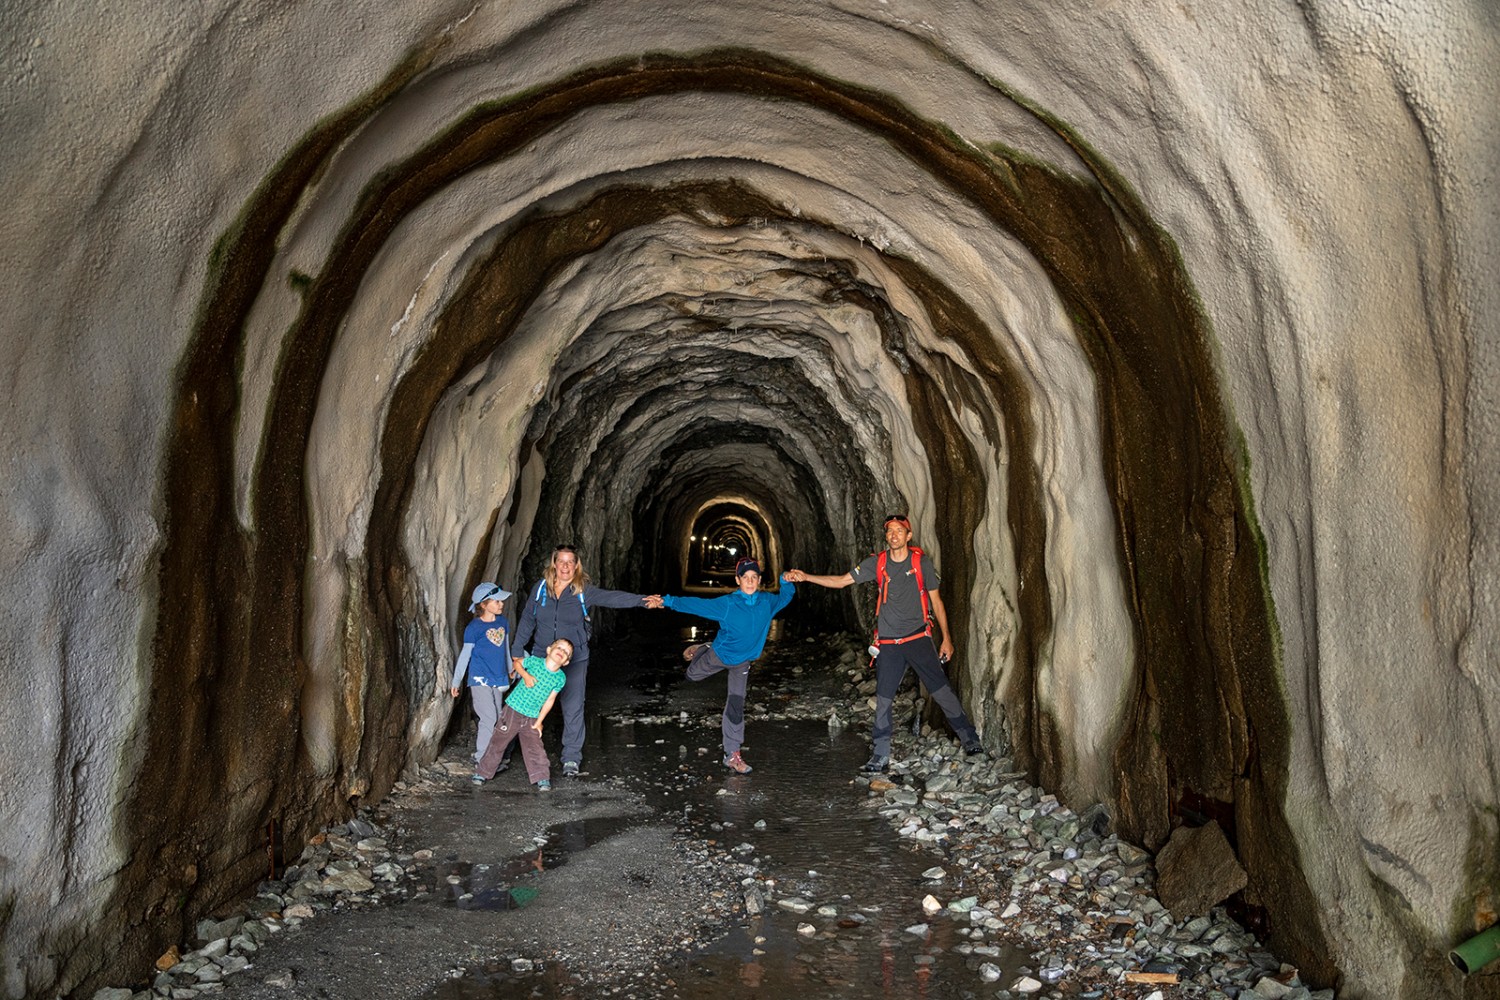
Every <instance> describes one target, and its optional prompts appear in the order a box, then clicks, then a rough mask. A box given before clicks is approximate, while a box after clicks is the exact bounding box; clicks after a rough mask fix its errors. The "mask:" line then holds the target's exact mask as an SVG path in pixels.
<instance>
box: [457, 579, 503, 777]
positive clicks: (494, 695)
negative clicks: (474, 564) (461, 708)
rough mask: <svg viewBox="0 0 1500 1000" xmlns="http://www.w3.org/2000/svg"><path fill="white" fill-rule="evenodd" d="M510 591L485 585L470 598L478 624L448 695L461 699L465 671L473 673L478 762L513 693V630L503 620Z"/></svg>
mask: <svg viewBox="0 0 1500 1000" xmlns="http://www.w3.org/2000/svg"><path fill="white" fill-rule="evenodd" d="M509 596H510V591H508V590H501V589H500V587H499V585H498V584H494V583H481V584H480V585H479V586H477V587H475V588H474V593H473V594H471V595H470V598H471V603H470V604H469V611H471V612H472V613H473V614H474V620H473V621H471V622H469V624H468V625H467V626H465V627H464V648H463V650H462V651H461V652H460V653H459V654H458V663H456V664H455V665H454V667H453V681H452V683H451V684H449V686H448V693H449V694H451V695H453V697H455V698H457V697H458V691H459V683H460V682H461V681H462V680H463V679H464V671H466V670H467V671H468V673H469V695H470V697H471V698H473V700H474V711H475V712H476V713H477V714H478V715H479V735H478V736H477V737H476V738H475V741H474V758H473V759H474V760H475V761H477V760H479V755H480V754H482V753H484V748H485V747H487V746H489V745H490V737H491V736H493V735H494V733H495V722H496V720H498V719H499V718H500V711H501V709H502V708H503V707H504V703H505V692H506V691H507V690H509V689H510V629H509V628H508V627H506V621H505V619H504V618H501V617H500V613H501V612H502V611H504V610H505V599H506V598H507V597H509Z"/></svg>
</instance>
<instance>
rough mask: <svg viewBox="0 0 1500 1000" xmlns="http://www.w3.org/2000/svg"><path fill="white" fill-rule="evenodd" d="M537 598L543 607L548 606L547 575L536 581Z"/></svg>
mask: <svg viewBox="0 0 1500 1000" xmlns="http://www.w3.org/2000/svg"><path fill="white" fill-rule="evenodd" d="M535 600H536V602H537V603H538V604H540V605H541V606H542V607H544V608H545V607H546V606H547V578H546V577H545V576H544V577H542V578H541V579H540V580H538V581H537V582H536V598H535Z"/></svg>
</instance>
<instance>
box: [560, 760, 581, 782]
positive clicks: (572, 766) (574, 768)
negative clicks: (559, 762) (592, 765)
mask: <svg viewBox="0 0 1500 1000" xmlns="http://www.w3.org/2000/svg"><path fill="white" fill-rule="evenodd" d="M563 777H564V778H576V777H578V761H576V760H565V761H563Z"/></svg>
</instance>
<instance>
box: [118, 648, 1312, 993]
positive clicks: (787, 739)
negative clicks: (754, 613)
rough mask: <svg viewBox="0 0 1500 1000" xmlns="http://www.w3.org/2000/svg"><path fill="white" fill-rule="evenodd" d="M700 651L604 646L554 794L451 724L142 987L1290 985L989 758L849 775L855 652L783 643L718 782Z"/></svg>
mask: <svg viewBox="0 0 1500 1000" xmlns="http://www.w3.org/2000/svg"><path fill="white" fill-rule="evenodd" d="M704 638H706V636H705V635H704V634H703V633H701V632H699V633H696V634H693V633H681V634H679V633H677V632H675V631H673V630H671V629H670V628H668V629H662V630H661V631H660V632H657V633H654V634H652V633H648V634H646V635H644V636H639V637H614V638H611V639H610V640H608V641H607V642H603V643H600V644H599V647H598V648H597V649H596V651H595V657H594V662H593V664H592V665H591V670H590V678H589V694H588V704H589V709H590V714H589V732H588V736H587V740H586V744H585V749H584V756H585V760H584V772H583V774H582V775H581V776H580V777H579V778H577V779H564V778H562V777H561V776H560V775H558V774H557V772H556V770H555V765H556V761H557V759H558V753H557V749H558V748H557V739H558V736H559V732H558V726H557V725H556V723H553V724H551V725H549V726H548V727H547V739H546V742H547V743H548V747H549V750H550V756H551V760H552V762H553V764H554V772H553V780H554V785H555V790H554V791H552V792H550V793H541V792H538V791H537V790H535V789H534V788H533V786H532V785H531V784H530V783H529V782H528V780H527V777H526V775H525V773H524V768H523V767H522V766H521V764H520V762H519V760H518V761H517V762H516V763H515V764H514V765H513V766H512V767H511V768H510V769H509V770H508V771H505V772H504V773H501V774H499V775H497V776H496V778H495V779H494V780H492V781H490V782H488V783H486V784H484V785H481V786H475V785H473V784H471V783H470V781H469V780H468V779H469V776H470V773H471V772H472V767H473V766H472V762H471V760H472V759H471V754H472V752H473V739H474V729H473V722H472V720H466V724H463V725H461V726H459V727H456V729H455V731H454V732H453V733H452V734H450V737H451V738H450V739H449V740H448V741H447V743H446V745H445V746H444V749H443V752H442V754H441V756H440V758H439V760H438V761H436V762H435V763H434V764H432V765H430V766H428V767H426V768H423V769H421V771H420V772H419V773H418V772H414V773H413V774H411V775H410V776H409V778H408V780H406V781H403V782H400V783H398V785H397V787H396V789H395V790H394V791H393V793H392V795H391V796H390V797H388V798H387V799H386V800H384V801H383V802H381V803H380V804H378V805H376V806H374V807H372V808H371V809H369V810H365V811H363V813H362V815H361V816H360V817H357V818H356V819H354V820H351V821H350V822H349V823H347V824H341V825H339V826H337V827H335V828H333V829H332V830H330V831H328V832H327V833H326V834H325V835H320V836H319V837H318V838H314V842H313V843H311V844H309V845H308V846H307V850H306V851H305V852H304V854H303V856H302V858H301V859H299V861H298V863H297V864H295V865H293V866H291V867H289V868H288V869H286V871H285V872H284V873H283V874H282V875H281V876H279V877H278V878H276V879H274V880H272V881H270V882H267V883H263V884H262V886H261V888H260V895H259V896H257V897H256V898H255V899H253V900H250V901H249V902H248V903H242V904H240V905H239V908H238V910H237V911H236V910H225V911H223V912H221V913H220V914H218V916H217V918H216V919H218V920H225V919H233V913H234V912H239V913H241V914H248V915H250V916H251V917H252V918H253V919H252V921H251V923H250V924H249V925H247V926H249V927H250V929H251V930H253V931H254V932H255V933H254V934H253V937H254V940H253V941H249V942H248V944H245V943H244V942H246V940H247V939H246V937H245V935H244V934H243V933H241V934H239V935H238V936H235V934H236V932H235V930H234V929H226V928H225V927H223V926H221V925H218V924H213V923H212V922H210V923H211V926H210V927H209V928H208V929H207V930H206V931H205V930H204V929H203V928H202V927H201V926H200V928H199V934H198V941H197V944H198V945H199V946H200V947H199V948H198V949H197V950H195V951H193V952H191V953H188V954H187V955H185V956H184V957H183V958H182V960H181V961H180V962H179V963H178V964H177V965H176V966H173V967H171V968H170V969H168V970H167V971H166V972H163V973H162V974H161V975H160V976H158V977H157V979H156V980H155V983H154V985H155V995H157V996H172V997H173V998H174V1000H178V998H179V997H180V998H181V1000H187V998H188V997H192V996H196V995H197V993H196V992H195V991H198V990H202V989H205V988H212V989H213V991H214V992H222V993H223V994H224V995H225V997H226V998H227V1000H236V998H252V1000H269V998H272V997H274V998H277V1000H322V998H327V997H333V998H345V997H348V998H354V1000H386V998H392V1000H394V998H402V1000H406V998H410V997H424V998H428V1000H504V998H520V997H528V998H538V1000H548V998H556V997H574V998H577V997H628V998H643V1000H644V998H648V997H649V998H675V1000H699V998H709V997H715V998H718V997H731V998H733V997H769V996H776V997H778V1000H780V998H781V997H784V996H787V995H794V994H795V995H800V996H805V997H827V998H877V997H878V998H890V997H920V998H931V1000H946V998H954V1000H959V998H970V997H1014V996H1017V995H1031V996H1039V997H1047V998H1061V997H1077V998H1079V1000H1090V998H1098V1000H1103V998H1108V1000H1122V998H1130V1000H1175V998H1178V997H1203V998H1207V1000H1226V998H1228V997H1234V996H1247V995H1255V996H1259V995H1261V994H1260V993H1256V992H1250V987H1252V986H1258V985H1260V981H1261V980H1262V979H1265V978H1267V977H1272V976H1279V977H1280V978H1279V979H1277V980H1276V981H1275V983H1274V986H1275V987H1276V988H1280V987H1282V986H1283V985H1285V984H1287V983H1293V984H1295V970H1289V969H1288V968H1287V967H1282V966H1280V964H1279V962H1278V961H1277V959H1276V957H1275V956H1274V955H1272V954H1269V953H1267V952H1265V951H1264V950H1262V949H1261V948H1260V947H1259V945H1258V943H1257V942H1256V941H1255V939H1254V937H1253V936H1252V935H1250V934H1248V933H1247V932H1245V931H1244V930H1243V929H1242V928H1239V927H1238V926H1237V925H1235V924H1234V922H1233V921H1232V920H1231V919H1229V918H1227V917H1226V916H1225V914H1224V913H1223V912H1222V911H1221V910H1218V909H1215V911H1214V912H1213V914H1212V915H1211V916H1203V917H1198V918H1195V919H1193V920H1190V921H1186V922H1177V921H1174V920H1173V918H1172V917H1171V914H1170V913H1168V912H1167V911H1165V910H1164V909H1163V907H1162V906H1161V904H1160V902H1159V901H1158V900H1156V899H1155V898H1153V897H1152V896H1151V889H1152V886H1153V881H1154V876H1153V874H1152V870H1151V866H1150V860H1149V855H1147V854H1146V853H1145V852H1144V851H1141V850H1139V849H1138V848H1134V847H1132V846H1130V845H1128V844H1126V843H1124V842H1122V841H1120V840H1119V839H1118V838H1117V837H1115V836H1113V835H1112V834H1107V833H1105V831H1104V830H1103V829H1102V827H1101V821H1102V823H1103V824H1104V825H1107V821H1108V817H1107V816H1102V814H1096V813H1095V810H1093V809H1090V810H1086V811H1085V812H1084V813H1082V814H1078V813H1073V812H1072V811H1070V810H1068V809H1067V808H1065V807H1064V806H1062V804H1061V803H1058V802H1057V801H1056V799H1055V797H1054V796H1051V795H1047V794H1046V793H1045V792H1043V791H1042V790H1041V789H1036V788H1034V787H1032V786H1030V785H1029V783H1028V782H1027V780H1026V776H1025V775H1024V774H1020V773H1017V772H1015V771H1013V770H1012V768H1011V764H1010V762H1009V761H1008V760H1006V759H1004V758H998V759H993V760H992V759H989V758H987V757H984V756H980V757H973V758H969V757H964V756H963V755H962V754H959V753H958V752H957V748H956V745H955V744H954V742H953V740H952V739H951V738H950V736H948V735H945V733H944V732H942V731H940V732H938V733H936V734H934V733H932V732H931V731H930V730H929V731H928V732H927V733H926V734H924V735H922V736H920V737H918V736H916V735H915V734H914V733H913V734H911V735H907V733H906V732H905V731H904V730H901V731H898V733H897V743H896V749H897V756H898V758H900V760H899V762H898V765H897V766H895V767H894V768H893V772H892V773H891V774H890V775H887V776H883V777H882V778H881V779H879V780H878V781H874V782H872V781H870V780H869V778H868V777H867V776H861V775H859V774H858V773H857V771H858V767H859V765H860V764H861V763H863V761H864V760H865V759H866V757H867V755H868V751H869V747H868V743H867V740H868V735H869V734H868V725H869V712H868V710H867V708H866V707H865V706H864V705H857V704H856V701H860V702H862V701H864V698H863V697H862V696H860V695H857V694H855V692H854V691H853V689H851V687H850V686H849V681H850V680H851V678H856V679H864V678H866V677H867V676H868V675H867V674H865V673H864V672H862V671H861V670H859V669H858V667H860V666H862V664H861V662H860V659H859V655H860V654H859V652H858V650H857V646H858V642H857V639H856V638H855V637H848V636H843V637H837V638H834V639H829V638H827V637H811V638H809V637H804V636H797V635H792V634H782V633H781V632H779V631H778V632H777V633H776V634H775V635H774V636H773V642H772V643H770V644H769V645H768V646H767V650H766V654H765V656H764V657H763V658H762V660H761V663H760V664H759V665H758V666H757V668H756V670H755V671H754V673H753V674H752V675H751V682H750V688H749V695H748V702H747V711H746V720H747V721H746V742H745V747H744V753H745V757H746V759H747V760H748V761H749V762H750V763H752V764H753V765H754V767H755V770H754V772H753V773H751V774H748V775H738V774H732V773H730V772H728V771H727V770H726V769H725V768H724V766H723V765H722V763H721V751H720V733H719V714H720V710H721V708H722V705H723V698H724V691H725V686H726V685H725V678H724V677H723V675H720V676H718V677H714V678H710V679H708V680H706V681H704V682H701V683H697V684H693V683H689V682H687V681H686V680H685V679H684V678H683V664H682V660H681V658H680V653H681V650H682V647H683V646H684V645H686V643H687V642H689V641H701V640H702V639H704ZM898 704H904V705H905V706H906V711H907V712H910V710H911V704H910V702H909V700H908V701H902V700H901V699H899V698H898ZM461 711H462V712H463V713H465V714H466V713H467V705H465V706H464V707H463V709H462V710H461ZM834 713H836V714H837V715H839V716H840V717H841V719H842V720H849V719H851V718H853V719H854V720H856V721H854V722H852V723H850V724H848V725H843V726H840V725H831V724H830V721H829V716H830V714H834ZM910 720H911V716H910V715H908V716H907V721H910ZM899 721H901V720H900V716H898V722H899ZM872 793H874V794H872ZM896 825H899V826H900V830H899V831H898V830H897V829H896ZM929 894H931V896H933V897H935V899H932V900H928V899H926V897H928V896H929ZM924 902H929V903H930V904H932V909H933V911H934V912H932V913H930V914H929V913H928V912H927V910H926V908H925V907H924ZM757 911H758V912H757ZM238 919H239V920H241V921H243V920H244V919H245V918H244V917H243V916H241V917H239V918H238ZM236 926H238V925H236ZM215 938H220V940H219V941H217V942H215V941H214V939H215ZM226 938H230V939H232V940H229V941H228V944H229V947H230V948H231V949H238V951H235V952H234V953H232V954H230V955H228V956H225V955H224V949H223V946H224V945H225V943H226V941H225V940H223V939H226ZM236 942H241V943H236ZM216 948H217V950H215V949H216ZM246 955H248V958H247V957H245V956H246ZM226 962H227V963H229V964H228V965H225V963H226ZM216 963H217V964H216ZM221 966H222V967H223V968H224V969H225V971H231V972H232V971H236V970H244V971H246V972H247V973H248V974H246V975H233V976H229V977H227V978H225V977H224V976H222V975H221V974H220V967H221ZM230 966H233V967H234V968H232V969H231V968H230ZM205 977H207V981H205ZM220 980H222V981H220ZM1158 984H1161V985H1160V986H1158ZM1221 985H1222V987H1223V989H1219V988H1218V987H1220V986H1221ZM1006 988H1010V989H1012V990H1014V991H1015V992H1006ZM1272 994H1274V995H1276V996H1282V995H1283V994H1282V993H1278V992H1275V990H1274V989H1273V990H1272ZM1285 995H1286V996H1296V997H1297V998H1298V1000H1331V997H1332V992H1331V991H1323V992H1320V993H1311V994H1310V993H1309V992H1308V991H1306V990H1305V989H1304V990H1302V991H1301V992H1300V993H1297V994H1292V993H1287V994H1285ZM138 1000H139V998H138Z"/></svg>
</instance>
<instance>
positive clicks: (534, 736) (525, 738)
mask: <svg viewBox="0 0 1500 1000" xmlns="http://www.w3.org/2000/svg"><path fill="white" fill-rule="evenodd" d="M572 658H573V644H572V643H571V642H569V641H568V640H566V639H558V640H557V641H555V642H553V643H552V645H550V646H548V647H547V658H546V659H545V660H544V659H542V658H541V657H540V656H528V657H526V659H524V660H523V661H521V669H520V670H519V671H518V673H519V675H520V681H521V682H520V683H519V684H516V685H514V686H513V687H512V688H511V690H510V696H509V697H508V698H506V699H505V708H503V709H502V710H501V712H500V718H499V720H497V721H496V723H495V733H494V735H493V736H491V737H490V745H489V746H488V747H487V748H485V751H484V756H483V757H481V758H479V769H478V770H477V771H475V772H474V778H473V781H474V784H476V785H482V784H484V783H485V782H486V781H488V780H489V779H491V778H493V777H494V776H495V769H496V768H497V767H499V766H500V759H501V758H502V757H503V756H504V755H505V751H506V748H508V747H509V746H510V741H511V740H517V739H518V740H520V741H521V759H522V760H524V761H525V762H526V777H527V778H529V779H530V780H531V782H532V784H534V785H536V788H537V791H539V792H550V791H551V790H552V764H551V762H550V761H548V760H547V751H546V749H544V748H543V747H542V721H543V720H544V719H546V718H547V713H548V712H550V711H552V706H553V704H555V703H556V702H557V692H559V691H561V690H562V688H563V685H564V684H566V683H567V681H568V677H567V675H566V674H564V673H563V671H562V668H563V667H565V666H567V665H568V661H569V660H571V659H572Z"/></svg>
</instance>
